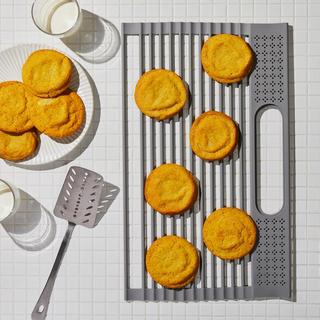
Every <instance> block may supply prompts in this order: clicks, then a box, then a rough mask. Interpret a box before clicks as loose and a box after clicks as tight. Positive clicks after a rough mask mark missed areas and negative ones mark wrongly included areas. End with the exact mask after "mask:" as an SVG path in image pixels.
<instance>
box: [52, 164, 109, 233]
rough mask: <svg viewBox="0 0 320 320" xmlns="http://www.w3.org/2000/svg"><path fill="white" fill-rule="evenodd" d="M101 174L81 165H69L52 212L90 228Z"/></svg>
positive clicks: (95, 213)
mask: <svg viewBox="0 0 320 320" xmlns="http://www.w3.org/2000/svg"><path fill="white" fill-rule="evenodd" d="M103 184H104V181H103V178H102V176H101V175H99V174H97V173H95V172H93V171H90V170H88V169H85V168H81V167H71V168H70V169H69V171H68V173H67V176H66V179H65V181H64V183H63V186H62V189H61V191H60V194H59V197H58V200H57V203H56V206H55V208H54V211H53V212H54V214H55V215H56V216H57V217H59V218H62V219H65V220H68V221H70V222H73V223H75V224H80V225H82V226H85V227H88V228H92V227H94V226H95V221H96V216H97V213H98V209H99V205H100V203H99V202H100V197H101V191H102V188H103Z"/></svg>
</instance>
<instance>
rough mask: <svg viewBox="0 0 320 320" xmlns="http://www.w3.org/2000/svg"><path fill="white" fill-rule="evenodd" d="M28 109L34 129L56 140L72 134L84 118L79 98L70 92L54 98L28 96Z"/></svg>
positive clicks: (82, 106)
mask: <svg viewBox="0 0 320 320" xmlns="http://www.w3.org/2000/svg"><path fill="white" fill-rule="evenodd" d="M28 108H29V110H30V116H31V120H32V122H33V123H34V125H35V127H36V128H37V129H38V130H39V131H41V132H43V133H45V134H47V135H49V136H51V137H56V138H59V137H65V136H68V135H70V134H72V133H74V132H75V131H76V130H77V129H78V128H79V127H80V126H81V124H82V122H83V120H84V116H85V111H84V105H83V102H82V100H81V98H80V97H79V96H78V95H77V93H75V92H72V91H71V92H69V93H66V94H64V95H61V96H58V97H56V98H39V97H35V96H29V95H28Z"/></svg>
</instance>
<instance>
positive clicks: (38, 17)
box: [31, 0, 81, 38]
mask: <svg viewBox="0 0 320 320" xmlns="http://www.w3.org/2000/svg"><path fill="white" fill-rule="evenodd" d="M31 15H32V19H33V22H34V23H35V25H36V26H37V27H38V28H39V29H40V30H41V31H43V32H44V33H46V34H48V35H52V36H57V37H59V38H64V37H67V36H70V35H71V34H73V33H74V32H76V31H77V29H78V28H79V26H80V25H81V9H80V6H79V4H78V2H77V1H76V0H36V1H34V2H33V5H32V9H31Z"/></svg>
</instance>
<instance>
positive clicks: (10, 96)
mask: <svg viewBox="0 0 320 320" xmlns="http://www.w3.org/2000/svg"><path fill="white" fill-rule="evenodd" d="M32 127H33V124H32V122H31V121H30V118H29V113H28V110H27V101H26V93H25V87H24V85H23V83H21V82H18V81H7V82H2V83H0V130H3V131H8V132H12V133H22V132H25V131H27V130H29V129H31V128H32Z"/></svg>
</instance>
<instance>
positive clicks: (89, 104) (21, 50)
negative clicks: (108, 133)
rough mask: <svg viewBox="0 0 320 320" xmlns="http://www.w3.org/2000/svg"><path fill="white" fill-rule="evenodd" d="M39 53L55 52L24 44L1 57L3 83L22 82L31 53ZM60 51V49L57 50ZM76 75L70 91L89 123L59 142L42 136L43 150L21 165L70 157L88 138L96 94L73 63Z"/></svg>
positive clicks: (0, 68) (42, 46)
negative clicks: (81, 105) (68, 155)
mask: <svg viewBox="0 0 320 320" xmlns="http://www.w3.org/2000/svg"><path fill="white" fill-rule="evenodd" d="M39 49H55V48H51V47H50V46H46V45H40V44H23V45H19V46H16V47H12V48H9V49H7V50H5V51H2V52H1V53H0V70H1V73H0V82H2V81H9V80H17V81H22V76H21V70H22V65H23V63H24V62H25V60H26V59H27V57H28V56H29V55H30V54H31V52H33V51H35V50H39ZM55 50H57V51H60V50H58V49H55ZM71 60H72V62H73V64H74V72H73V75H72V80H71V84H70V88H71V89H72V90H74V91H76V92H77V93H78V95H79V96H80V97H81V99H82V101H83V103H84V105H85V110H86V120H85V123H84V124H83V126H82V128H81V129H80V130H79V131H78V132H77V133H75V134H74V135H72V136H70V137H67V138H64V139H60V140H59V141H57V140H54V139H51V138H49V137H48V136H46V135H44V134H41V135H40V146H39V148H38V151H37V153H36V154H34V156H33V157H31V158H30V159H27V160H25V161H20V162H19V164H23V165H24V166H34V165H41V164H48V163H51V162H53V161H56V160H58V159H60V158H62V157H65V156H66V155H67V154H69V153H70V152H71V151H72V150H73V149H74V148H76V147H77V146H78V145H79V144H80V143H81V141H82V139H83V138H84V136H85V135H86V133H87V131H88V129H89V126H90V122H91V120H92V116H93V107H94V106H93V92H92V88H91V85H90V82H89V79H88V77H87V75H86V73H85V71H84V70H83V68H82V67H81V66H80V65H79V64H78V63H77V62H76V61H74V60H73V59H71Z"/></svg>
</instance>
